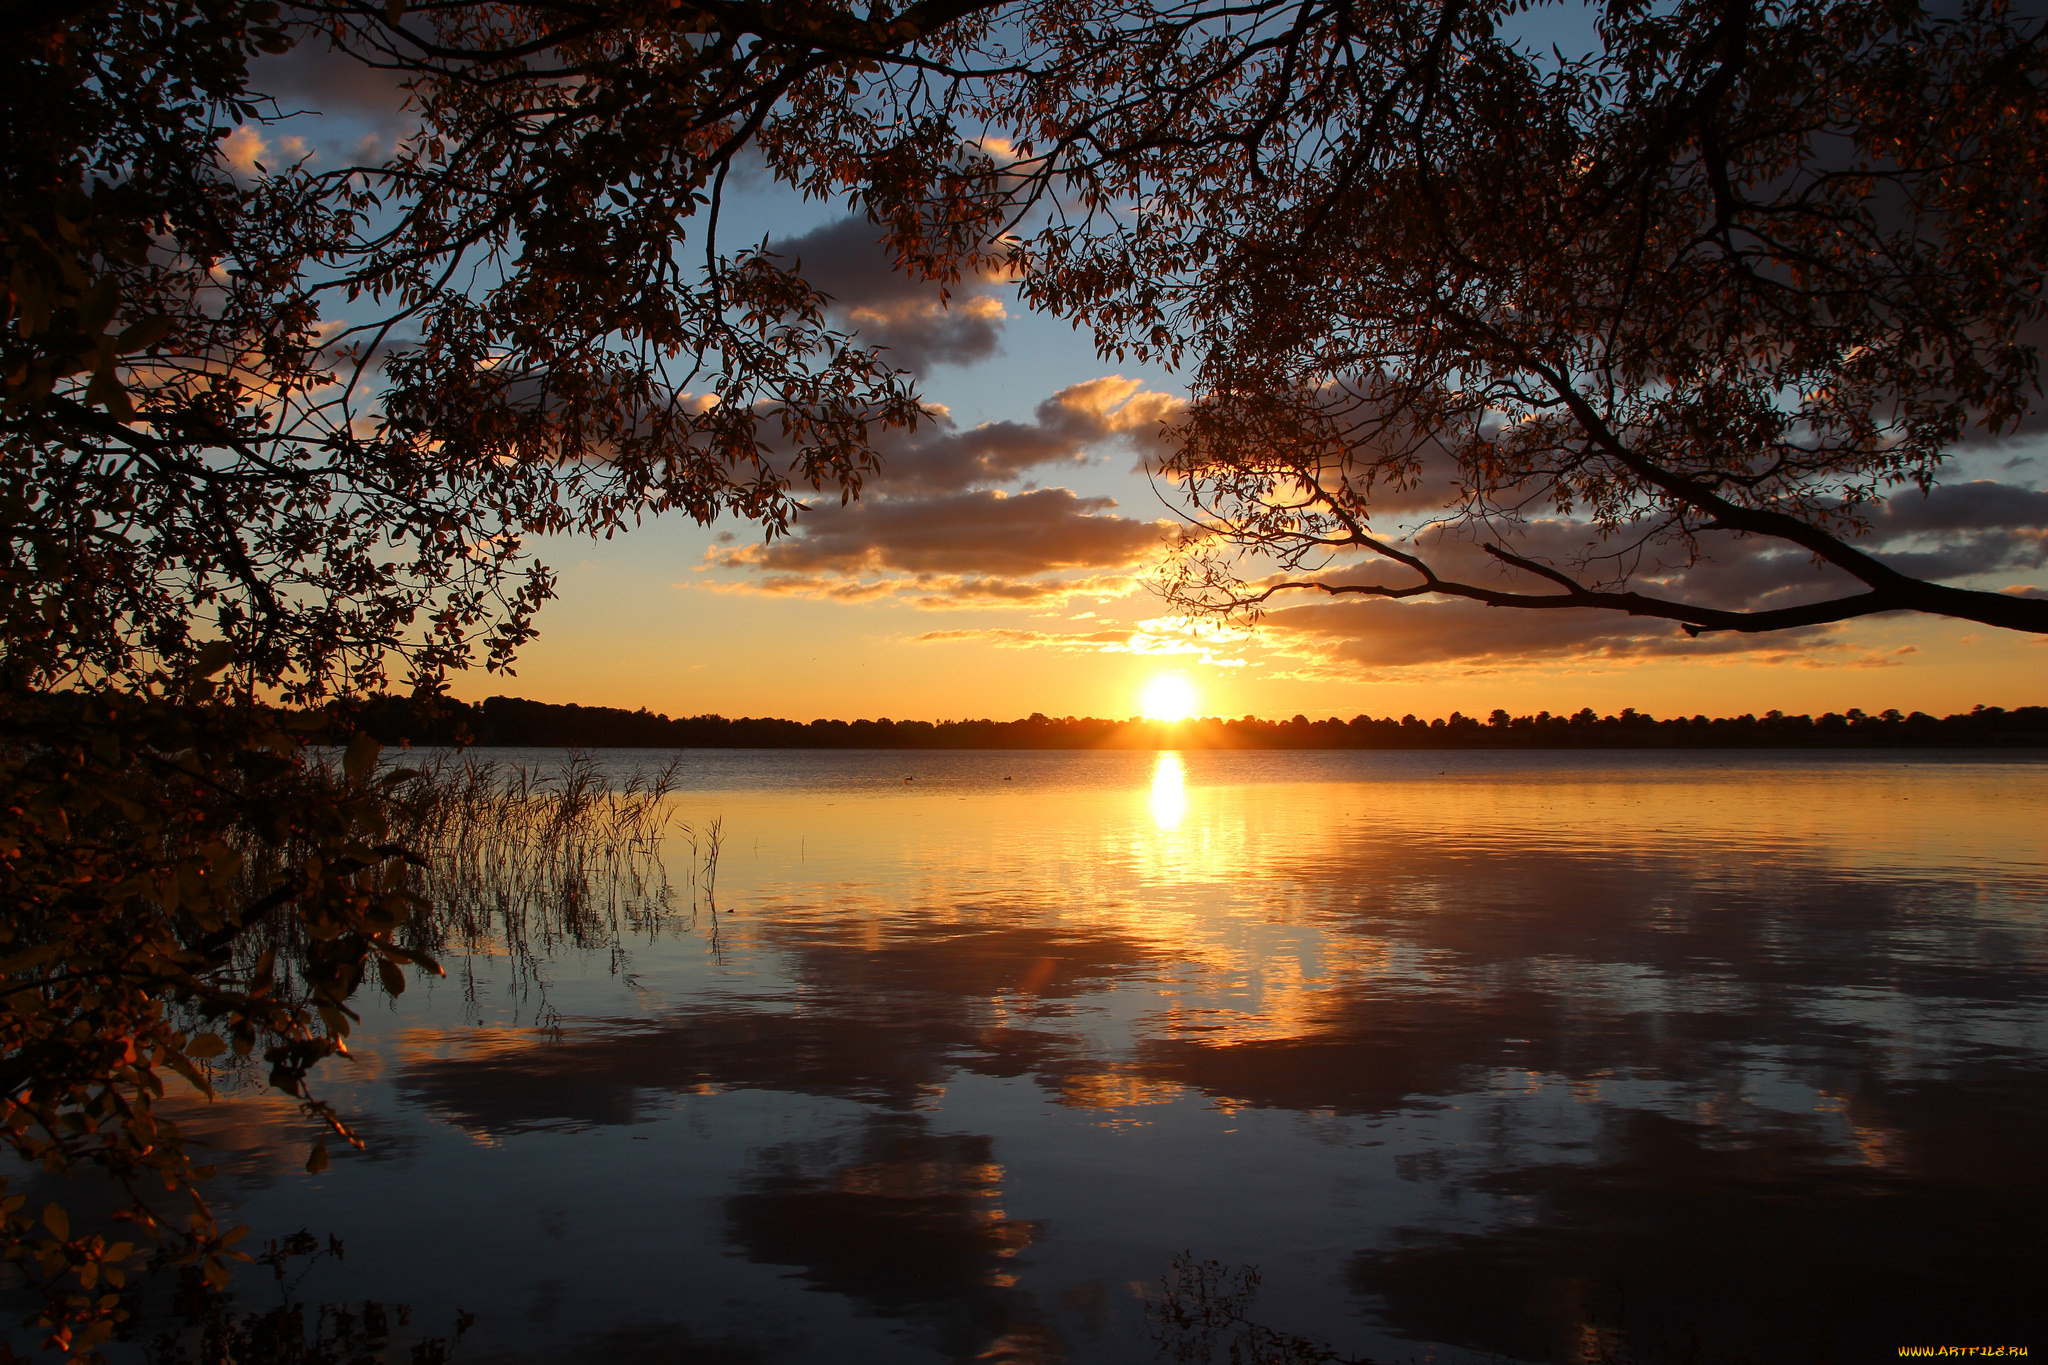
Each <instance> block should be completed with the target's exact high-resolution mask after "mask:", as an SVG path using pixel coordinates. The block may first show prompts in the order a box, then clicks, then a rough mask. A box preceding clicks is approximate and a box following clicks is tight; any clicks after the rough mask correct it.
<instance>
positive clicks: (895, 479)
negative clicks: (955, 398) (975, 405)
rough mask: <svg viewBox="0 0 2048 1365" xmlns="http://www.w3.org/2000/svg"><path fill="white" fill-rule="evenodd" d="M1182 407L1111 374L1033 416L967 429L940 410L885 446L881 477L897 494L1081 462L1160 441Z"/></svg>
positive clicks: (1069, 391)
mask: <svg viewBox="0 0 2048 1365" xmlns="http://www.w3.org/2000/svg"><path fill="white" fill-rule="evenodd" d="M1180 407H1181V400H1180V399H1179V398H1178V397H1176V396H1175V395H1173V394H1167V393H1159V392H1155V391H1148V390H1146V389H1145V387H1144V385H1143V384H1142V383H1141V382H1140V381H1138V380H1136V379H1126V378H1124V377H1123V376H1122V375H1114V374H1113V375H1104V376H1103V377H1101V378H1099V379H1090V380H1086V381H1084V382H1082V383H1079V384H1071V385H1069V386H1067V387H1066V388H1064V389H1061V390H1060V391H1059V392H1058V393H1056V394H1054V395H1053V396H1052V397H1050V398H1048V399H1046V400H1045V401H1044V402H1042V403H1040V404H1039V405H1038V407H1037V409H1036V410H1035V411H1034V412H1033V413H1032V420H1031V421H1029V422H984V423H982V424H981V425H979V426H976V427H971V428H969V429H967V430H964V431H963V430H960V429H959V428H957V427H955V426H954V425H953V424H952V421H951V419H950V418H948V417H946V416H945V415H944V414H943V413H942V414H941V415H940V418H939V420H938V421H937V422H936V423H934V424H933V425H931V426H930V427H927V428H925V429H923V430H922V431H920V432H918V433H915V434H912V435H907V436H904V437H902V438H900V439H899V440H898V441H897V442H896V443H895V444H893V445H891V446H890V447H889V448H888V449H887V450H886V451H885V452H884V455H883V462H882V471H881V473H880V474H879V475H877V476H876V479H875V483H876V486H877V487H878V488H880V489H884V490H886V491H887V492H889V493H890V494H892V495H897V494H906V493H926V492H953V491H957V490H961V489H966V488H971V487H975V486H977V485H985V484H998V483H1009V482H1011V481H1013V480H1015V479H1018V478H1021V477H1022V476H1023V475H1024V474H1025V473H1027V472H1028V471H1030V470H1034V469H1038V468H1041V467H1044V466H1047V465H1065V466H1068V467H1079V466H1080V465H1082V464H1084V463H1086V461H1087V459H1088V453H1089V450H1090V449H1091V448H1092V447H1096V446H1099V445H1102V444H1105V443H1116V444H1121V445H1123V446H1126V447H1129V448H1131V449H1135V450H1140V451H1142V450H1146V449H1150V448H1151V447H1153V446H1155V445H1157V443H1158V441H1159V430H1160V426H1161V424H1162V423H1163V422H1166V421H1168V420H1170V419H1171V418H1172V417H1173V416H1174V414H1176V413H1178V412H1179V411H1180Z"/></svg>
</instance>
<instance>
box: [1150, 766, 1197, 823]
mask: <svg viewBox="0 0 2048 1365" xmlns="http://www.w3.org/2000/svg"><path fill="white" fill-rule="evenodd" d="M1187 813H1188V787H1187V770H1186V768H1185V767H1184V765H1183V764H1182V763H1181V761H1180V755H1179V754H1177V753H1174V752H1173V751H1172V750H1166V751H1164V752H1162V753H1161V754H1160V755H1159V761H1158V762H1157V763H1156V764H1154V765H1153V767H1152V822H1153V823H1154V824H1156V825H1158V826H1159V828H1160V829H1161V830H1162V831H1169V830H1176V829H1179V828H1180V822H1181V821H1182V820H1184V819H1186V818H1187Z"/></svg>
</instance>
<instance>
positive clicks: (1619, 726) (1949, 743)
mask: <svg viewBox="0 0 2048 1365" xmlns="http://www.w3.org/2000/svg"><path fill="white" fill-rule="evenodd" d="M334 718H335V720H336V721H338V722H339V723H341V724H342V725H343V726H345V727H346V728H347V729H350V730H361V731H363V732H366V733H368V734H370V735H372V736H374V737H375V738H376V739H377V740H379V741H380V742H382V743H385V744H477V745H486V746H502V747H507V748H553V747H568V748H595V749H613V748H616V749H1891V748H1904V749H1914V748H2001V749H2003V748H2048V706H2022V707H2017V708H2014V709H2012V710H2007V709H2005V708H2003V707H1997V706H1977V707H1973V708H1972V709H1971V710H1969V711H1968V712H1963V713H1958V714H1956V715H1951V716H1942V717H1936V716H1930V715H1928V714H1927V713H1926V712H1924V711H1915V712H1913V713H1911V714H1910V715H1906V714H1901V713H1900V712H1898V711H1896V710H1892V711H1885V712H1882V713H1881V714H1878V715H1866V714H1864V713H1863V712H1862V711H1860V710H1853V709H1852V710H1850V711H1848V712H1846V713H1842V714H1837V713H1834V712H1829V713H1828V714H1826V715H1823V716H1818V717H1815V716H1804V715H1800V716H1788V715H1786V714H1784V713H1783V712H1781V711H1771V712H1768V713H1766V714H1765V715H1762V716H1756V715H1741V716H1723V717H1716V718H1709V717H1707V716H1703V715H1702V716H1690V717H1686V716H1679V717H1673V718H1670V719H1663V720H1660V719H1657V718H1655V717H1653V716H1649V715H1645V714H1643V713H1641V712H1638V711H1636V710H1634V709H1633V708H1631V709H1628V710H1624V711H1622V712H1621V713H1620V714H1619V715H1609V716H1602V715H1598V714H1597V713H1595V712H1594V711H1593V710H1592V709H1591V708H1587V709H1584V710H1581V711H1579V712H1577V713H1576V714H1573V715H1569V716H1560V715H1552V714H1551V713H1550V712H1548V711H1542V712H1538V713H1536V714H1535V715H1524V716H1515V715H1511V714H1510V713H1508V712H1507V711H1505V710H1496V711H1494V712H1493V713H1492V715H1491V716H1489V717H1488V718H1487V719H1485V720H1480V719H1476V718H1473V717H1470V716H1465V715H1461V714H1459V713H1458V712H1456V711H1453V712H1452V713H1451V714H1450V715H1449V716H1448V717H1439V718H1437V719H1434V720H1428V721H1425V720H1421V719H1419V718H1418V717H1415V716H1412V715H1409V716H1402V717H1399V718H1395V717H1392V716H1389V717H1385V718H1382V719H1375V718H1373V717H1371V716H1356V717H1353V718H1352V719H1350V720H1348V721H1347V720H1340V719H1338V718H1336V717H1334V716H1333V717H1328V718H1326V719H1323V720H1310V719H1309V718H1308V717H1306V716H1300V715H1297V716H1295V717H1293V718H1292V719H1290V720H1284V721H1272V720H1260V719H1258V718H1256V717H1253V716H1245V717H1243V718H1241V719H1238V720H1224V719H1222V718H1219V717H1214V716H1209V717H1202V718H1198V719H1190V720H1186V721H1179V722H1163V721H1151V720H1138V719H1133V720H1104V719H1098V718H1093V717H1076V716H1063V717H1051V716H1044V715H1038V714H1033V715H1031V716H1028V717H1026V718H1025V719H1023V720H1012V721H997V720H945V721H927V720H889V719H880V720H854V721H843V720H814V721H810V722H809V723H805V722H802V721H794V720H778V719H773V718H767V717H758V718H757V717H743V718H740V719H728V718H726V717H724V716H688V717H680V718H675V719H671V718H670V717H668V716H665V715H660V714H657V713H655V712H651V711H647V710H644V709H643V710H638V711H626V710H622V709H620V708H617V707H609V706H578V705H575V704H574V703H570V704H566V705H557V704H554V703H549V702H538V701H527V700H524V699H522V698H519V697H490V698H487V699H486V700H485V701H483V702H481V703H478V704H474V705H472V704H470V703H467V702H461V701H454V700H449V699H446V698H441V699H435V700H432V701H428V702H417V701H413V700H410V699H407V698H404V697H388V696H387V697H371V698H368V699H366V700H362V701H357V702H350V703H344V704H340V705H338V706H337V707H336V708H335V712H334Z"/></svg>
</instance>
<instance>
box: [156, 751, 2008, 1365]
mask: <svg viewBox="0 0 2048 1365" xmlns="http://www.w3.org/2000/svg"><path fill="white" fill-rule="evenodd" d="M498 756H499V757H504V758H513V759H518V760H521V761H526V762H534V761H536V760H543V761H544V760H546V759H548V758H549V757H550V756H549V755H545V754H539V753H535V752H532V751H522V752H511V751H507V752H505V753H502V754H500V755H498ZM668 757H669V755H666V754H652V753H639V752H627V753H611V754H606V755H603V756H601V761H602V762H604V763H605V764H606V765H607V767H608V768H610V769H611V770H613V771H614V772H617V773H621V774H623V773H626V772H629V771H631V770H633V769H634V768H636V767H640V768H649V769H651V768H654V767H658V766H659V765H660V764H661V763H662V762H664V761H666V760H667V758H668ZM684 762H685V770H684V771H685V788H684V790H683V791H682V792H681V793H680V794H679V795H678V796H677V797H675V798H674V800H675V806H676V813H677V816H678V818H679V819H681V820H684V821H688V822H690V823H692V824H694V825H698V826H701V825H703V824H704V823H706V822H708V821H709V820H710V819H712V818H714V817H715V818H718V819H721V820H722V822H723V829H724V845H723V854H722V858H721V863H720V868H719V875H718V881H717V905H718V908H719V911H720V913H719V914H718V915H717V917H716V919H717V924H718V932H717V934H716V935H715V936H714V935H712V934H710V933H709V932H708V926H709V923H710V917H709V916H708V915H700V916H699V919H698V922H697V924H696V927H695V928H693V929H692V928H683V929H676V928H671V929H669V930H666V931H663V932H659V933H654V934H651V935H650V934H640V935H629V936H628V938H627V940H626V942H625V943H624V944H623V946H622V947H621V948H619V949H614V948H612V947H610V946H608V945H600V946H596V947H592V948H589V949H578V948H576V947H574V946H573V945H567V944H559V943H558V944H554V945H551V946H546V945H544V952H543V957H544V961H543V962H542V963H541V965H540V967H539V970H538V971H537V972H536V971H533V970H528V969H524V968H522V967H521V966H520V965H519V963H518V962H517V961H516V960H515V959H514V958H513V957H510V956H508V955H506V954H505V953H503V952H502V951H496V952H485V953H482V954H479V955H476V956H474V957H471V958H470V959H469V960H467V961H466V962H465V961H463V960H460V959H459V958H458V959H457V960H454V961H451V962H450V963H449V964H448V965H449V968H450V971H449V976H448V978H447V979H446V980H445V981H441V982H437V983H434V984H433V985H431V986H430V987H429V986H426V985H420V986H415V987H414V988H413V989H412V990H411V991H409V992H408V993H407V994H406V995H405V996H404V997H403V998H402V999H400V1000H399V1001H398V1002H396V1003H395V1004H393V1005H390V1006H389V1007H386V1006H385V1005H384V1004H383V1003H381V1002H375V1003H371V1004H369V1005H366V1006H365V1007H364V1010H365V1016H366V1017H365V1021H364V1025H363V1029H362V1032H361V1034H360V1035H359V1038H358V1040H357V1042H356V1054H357V1055H356V1057H355V1060H354V1062H353V1063H352V1064H347V1065H341V1066H336V1067H334V1068H333V1069H332V1070H331V1071H329V1072H327V1073H325V1078H324V1093H326V1094H327V1095H328V1096H330V1097H331V1098H333V1099H334V1100H336V1101H337V1102H338V1103H339V1104H340V1106H341V1107H342V1108H343V1110H344V1111H347V1112H351V1113H353V1114H355V1115H358V1116H360V1117H361V1119H362V1121H363V1127H364V1129H365V1131H366V1134H367V1136H368V1138H369V1140H370V1147H369V1151H368V1152H367V1153H366V1154H362V1155H340V1156H338V1157H337V1159H336V1160H335V1162H334V1165H333V1166H332V1168H331V1169H329V1170H328V1171H327V1172H326V1173H325V1174H323V1175H320V1176H317V1177H313V1176H307V1175H305V1174H304V1173H303V1172H302V1171H301V1170H300V1166H301V1163H302V1162H303V1160H304V1155H305V1150H306V1148H305V1136H304V1133H303V1130H302V1129H300V1128H298V1127H297V1126H295V1124H294V1122H293V1121H292V1119H291V1112H290V1109H289V1106H287V1105H285V1104H283V1103H281V1102H279V1101H276V1100H273V1099H265V1098H262V1097H261V1096H260V1095H254V1094H252V1095H249V1096H245V1097H242V1098H238V1099H231V1100H227V1101H223V1102H220V1103H217V1104H214V1105H212V1106H210V1107H207V1108H206V1110H205V1112H204V1113H203V1114H202V1115H197V1116H195V1118H194V1123H195V1125H196V1126H199V1127H203V1128H205V1129H206V1130H207V1131H208V1132H209V1133H210V1134H211V1135H212V1137H213V1138H214V1139H215V1140H216V1141H217V1142H219V1143H220V1144H221V1145H222V1148H223V1151H224V1154H225V1156H224V1161H223V1180H222V1187H223V1193H224V1194H225V1195H226V1197H227V1202H229V1203H231V1204H232V1205H233V1206H234V1211H235V1213H236V1214H237V1215H238V1216H239V1217H240V1218H241V1219H242V1220H243V1221H246V1222H248V1223H250V1224H252V1225H253V1226H254V1227H255V1228H256V1229H257V1231H258V1234H259V1235H263V1234H271V1233H277V1232H282V1231H289V1230H290V1229H292V1228H296V1227H301V1226H303V1227H307V1228H309V1229H311V1230H313V1231H315V1232H316V1233H319V1234H321V1235H323V1236H324V1235H326V1234H330V1233H331V1234H334V1235H336V1236H339V1237H340V1238H341V1239H342V1240H343V1242H344V1244H345V1246H346V1251H347V1254H346V1259H345V1260H344V1261H343V1262H341V1263H339V1264H331V1263H330V1264H322V1265H320V1266H318V1267H317V1268H316V1269H315V1270H314V1271H313V1273H312V1274H311V1276H310V1277H309V1279H308V1281H307V1283H306V1284H305V1285H303V1286H302V1287H301V1291H300V1292H301V1294H302V1296H303V1297H305V1298H307V1299H309V1300H313V1301H318V1300H321V1299H330V1300H332V1299H344V1298H350V1297H358V1298H360V1297H371V1298H377V1299H382V1300H385V1301H392V1300H402V1301H405V1302H408V1303H410V1304H411V1305H413V1311H414V1314H415V1317H416V1319H417V1320H419V1321H421V1322H441V1321H444V1320H446V1319H448V1318H452V1316H453V1314H454V1312H455V1310H456V1309H458V1308H462V1309H468V1310H471V1311H473V1312H475V1313H476V1314H478V1317H479V1320H478V1324H477V1326H476V1328H475V1329H474V1330H473V1331H472V1332H471V1333H470V1334H469V1335H468V1337H467V1338H466V1339H465V1340H464V1342H463V1343H462V1351H461V1354H460V1356H459V1357H458V1358H459V1359H461V1360H465V1361H469V1360H479V1361H510V1360H536V1361H538V1360H572V1361H573V1360H590V1361H628V1362H631V1361H641V1360H648V1361H653V1360H661V1361H719V1362H752V1361H759V1362H782V1361H791V1362H794V1361H835V1362H836V1361H890V1362H896V1361H966V1360H986V1361H1018V1362H1023V1361H1076V1362H1082V1361H1097V1362H1121V1361H1148V1360H1152V1359H1154V1358H1155V1356H1156V1355H1157V1354H1158V1353H1160V1352H1161V1351H1162V1350H1163V1351H1164V1356H1163V1358H1167V1359H1171V1358H1173V1353H1174V1352H1175V1351H1176V1350H1178V1351H1180V1352H1181V1353H1182V1356H1183V1358H1188V1359H1200V1358H1202V1357H1201V1355H1200V1350H1201V1345H1202V1343H1201V1342H1200V1341H1199V1340H1197V1339H1194V1338H1192V1337H1190V1336H1189V1335H1188V1334H1187V1333H1185V1332H1182V1333H1178V1334H1176V1332H1175V1331H1173V1330H1172V1329H1170V1328H1166V1327H1162V1325H1161V1324H1160V1323H1159V1322H1158V1321H1157V1318H1158V1305H1159V1303H1160V1301H1161V1298H1162V1294H1163V1290H1162V1287H1161V1281H1162V1276H1165V1275H1167V1274H1168V1273H1169V1271H1170V1269H1171V1267H1172V1264H1173V1262H1174V1258H1175V1257H1176V1256H1180V1255H1183V1254H1184V1255H1186V1256H1190V1257H1192V1258H1193V1259H1194V1260H1196V1261H1205V1260H1214V1261H1218V1262H1221V1263H1223V1264H1224V1265H1226V1266H1230V1267H1235V1266H1240V1265H1253V1266H1256V1267H1257V1268H1258V1270H1259V1272H1260V1275H1261V1284H1260V1289H1259V1292H1258V1295H1257V1297H1256V1299H1254V1300H1251V1301H1249V1302H1248V1303H1243V1302H1240V1303H1239V1304H1238V1305H1237V1307H1239V1308H1241V1309H1242V1311H1243V1313H1244V1314H1245V1315H1246V1317H1247V1318H1248V1320H1250V1321H1253V1322H1256V1323H1258V1324H1261V1325H1262V1326H1265V1327H1268V1328H1270V1329H1272V1330H1273V1331H1275V1332H1280V1333H1287V1334H1296V1335H1299V1336H1301V1337H1303V1338H1306V1339H1309V1340H1311V1341H1314V1342H1319V1343H1327V1344H1328V1345H1329V1346H1331V1347H1332V1348H1333V1349H1336V1350H1339V1351H1341V1352H1343V1353H1345V1354H1346V1355H1352V1356H1364V1357H1367V1358H1370V1359H1373V1360H1432V1361H1445V1362H1451V1361H1467V1360H1494V1359H1502V1358H1505V1359H1510V1360H1525V1359H1526V1360H1537V1361H1576V1360H1589V1359H1598V1358H1602V1356H1601V1353H1602V1352H1603V1351H1604V1352H1606V1353H1608V1355H1610V1356H1626V1357H1629V1358H1637V1359H1671V1360H1679V1359H1699V1360H1737V1359H1755V1360H1766V1361H1768V1360H1812V1359H1832V1360H1836V1361H1846V1360H1859V1359H1877V1358H1896V1354H1895V1348H1896V1346H1897V1345H1899V1344H1902V1343H1918V1342H1931V1343H1942V1342H1949V1343H1969V1344H1981V1343H1987V1342H1989V1343H2020V1344H2029V1345H2031V1346H2032V1347H2033V1348H2034V1350H2035V1351H2036V1352H2040V1351H2044V1350H2048V1333H2043V1332H2042V1330H2041V1329H2042V1327H2043V1325H2044V1309H2043V1304H2044V1303H2048V1293H2044V1291H2043V1289H2042V1286H2043V1284H2044V1283H2048V1176H2044V1160H2043V1158H2044V1156H2048V1011H2044V1009H2043V1005H2044V1000H2048V867H2044V837H2048V835H2044V832H2048V763H2042V762H2030V761H1998V760H1997V759H1995V758H1991V759H1987V758H1984V757H1981V756H1980V757H1970V756H1956V755H1948V756H1944V755H1897V754H1892V755H1878V756H1869V755H1859V756H1849V757H1842V756H1806V755H1755V754H1727V755H1679V754H1626V755H1609V754H1595V755H1566V754H1541V755H1478V754H1416V755H1389V754H1356V753H1346V754H1299V753H1294V754H1265V755H1250V754H1215V753H1189V754H1184V755H1174V754H1158V755H1155V754H1151V753H1084V754H1074V753H1058V754H1030V753H974V754H927V753H859V754H816V753H752V752H741V753H734V752H711V753H706V752H700V753H693V754H689V755H686V756H685V758H684ZM906 778H909V779H914V780H911V781H906V780H905V779H906ZM669 860H670V870H671V876H673V877H674V878H675V880H676V882H677V885H678V888H679V891H678V894H679V897H680V899H681V900H682V901H687V900H688V896H689V892H688V888H687V879H688V871H689V869H688V867H687V864H688V862H689V851H688V848H687V846H686V845H683V844H682V843H680V841H672V844H671V846H670V849H669ZM1148 1307H1150V1308H1151V1310H1152V1311H1151V1313H1150V1314H1148ZM1227 1341H1228V1333H1225V1334H1224V1336H1222V1337H1219V1338H1218V1340H1217V1343H1216V1355H1217V1358H1218V1359H1221V1358H1223V1357H1224V1354H1225V1350H1226V1348H1227ZM1274 1358H1276V1359H1277V1358H1278V1357H1274Z"/></svg>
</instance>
